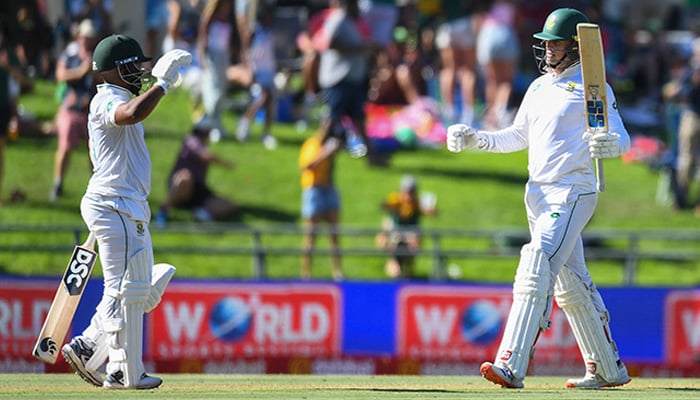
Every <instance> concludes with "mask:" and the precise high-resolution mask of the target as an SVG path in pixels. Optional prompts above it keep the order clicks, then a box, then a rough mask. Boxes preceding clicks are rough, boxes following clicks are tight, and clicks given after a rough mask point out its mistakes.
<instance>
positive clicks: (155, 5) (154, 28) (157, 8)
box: [146, 0, 189, 56]
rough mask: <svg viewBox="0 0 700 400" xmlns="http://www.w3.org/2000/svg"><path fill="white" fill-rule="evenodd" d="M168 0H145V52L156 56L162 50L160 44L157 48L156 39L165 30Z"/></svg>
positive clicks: (167, 19) (167, 18) (167, 17)
mask: <svg viewBox="0 0 700 400" xmlns="http://www.w3.org/2000/svg"><path fill="white" fill-rule="evenodd" d="M169 1H170V0H146V52H147V53H148V54H151V55H153V56H157V55H158V54H159V52H160V51H161V50H162V46H161V48H160V49H159V48H158V47H159V46H158V40H159V39H160V37H161V36H162V35H163V34H164V33H166V31H167V27H168V21H169V16H168V13H169V12H170V11H169V7H168V2H169ZM187 50H189V49H187Z"/></svg>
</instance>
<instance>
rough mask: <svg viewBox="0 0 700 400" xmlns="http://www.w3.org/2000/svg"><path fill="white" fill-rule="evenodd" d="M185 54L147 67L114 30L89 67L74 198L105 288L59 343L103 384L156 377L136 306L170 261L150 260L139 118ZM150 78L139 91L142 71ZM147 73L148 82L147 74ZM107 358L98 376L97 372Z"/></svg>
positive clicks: (156, 289)
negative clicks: (83, 159)
mask: <svg viewBox="0 0 700 400" xmlns="http://www.w3.org/2000/svg"><path fill="white" fill-rule="evenodd" d="M191 60H192V56H191V55H190V53H188V52H187V51H184V50H177V49H176V50H171V51H169V52H167V53H165V54H164V55H163V56H162V57H161V58H160V59H159V60H158V62H156V64H155V66H154V67H153V70H152V71H150V74H148V72H149V71H148V70H147V69H146V68H144V66H143V65H142V63H143V62H146V61H150V58H149V57H146V56H144V55H143V52H142V50H141V46H140V45H139V44H138V42H137V41H136V40H134V39H133V38H131V37H129V36H126V35H121V34H115V35H111V36H108V37H106V38H105V39H103V40H102V41H101V42H99V43H98V44H97V47H96V48H95V51H94V54H93V61H92V69H93V71H95V72H96V73H97V74H98V75H99V76H100V78H101V79H102V84H100V85H98V87H97V94H96V95H95V96H94V97H93V99H92V101H91V102H90V114H89V118H88V131H89V148H90V157H91V159H92V164H93V166H94V167H93V174H92V177H91V178H90V181H89V183H88V187H87V190H86V193H85V195H84V196H83V199H82V202H81V204H80V211H81V215H82V218H83V220H84V221H85V224H86V225H87V227H88V229H89V230H90V231H92V232H94V233H95V236H96V238H97V243H98V247H99V254H100V259H101V264H102V270H103V275H104V291H103V296H102V299H101V301H100V303H99V304H98V306H97V309H96V311H95V314H94V316H93V317H92V320H91V322H90V325H89V326H88V327H87V328H86V329H85V331H84V332H83V333H82V334H81V335H79V336H77V337H75V338H73V339H72V340H71V342H70V343H68V344H66V345H65V346H63V348H62V353H63V356H64V358H65V359H66V361H67V362H68V363H69V364H70V365H71V367H72V368H73V369H74V370H75V372H76V373H77V374H78V375H79V376H80V377H81V378H83V379H84V380H85V381H87V382H89V383H91V384H93V385H95V386H104V387H105V388H109V389H152V388H156V387H158V386H160V384H161V383H162V380H161V379H160V378H157V377H155V376H150V375H148V374H146V371H145V370H144V366H143V360H142V346H143V314H144V313H145V312H148V311H150V310H152V309H153V308H155V307H156V306H157V305H158V303H159V302H160V299H161V296H162V294H163V292H164V291H165V287H166V286H167V284H168V282H169V281H170V278H171V277H172V275H173V274H174V273H175V268H174V267H173V266H172V265H169V264H157V265H153V248H152V243H151V236H150V233H149V230H148V224H149V221H150V218H151V212H150V207H149V204H148V200H147V198H148V195H149V194H150V191H151V160H150V157H149V153H148V149H147V148H146V142H145V140H144V129H143V125H142V124H141V121H143V120H144V119H146V118H147V117H148V116H149V115H150V114H151V112H153V110H154V109H155V107H156V106H157V105H158V103H159V102H160V100H161V99H162V98H163V96H165V94H166V93H167V92H168V89H170V88H171V87H172V86H173V85H174V84H175V83H176V82H177V80H178V77H179V71H178V70H179V68H180V67H183V66H186V65H188V64H189V63H190V62H191ZM151 76H152V78H153V80H152V85H151V87H150V88H148V89H146V90H145V91H143V92H142V86H143V83H144V81H145V78H146V77H149V78H150V77H151ZM153 81H154V82H153ZM105 361H108V362H107V366H106V373H107V374H106V376H105V377H104V379H103V378H102V376H101V374H100V373H99V372H98V370H99V368H100V367H101V366H102V365H103V364H104V362H105Z"/></svg>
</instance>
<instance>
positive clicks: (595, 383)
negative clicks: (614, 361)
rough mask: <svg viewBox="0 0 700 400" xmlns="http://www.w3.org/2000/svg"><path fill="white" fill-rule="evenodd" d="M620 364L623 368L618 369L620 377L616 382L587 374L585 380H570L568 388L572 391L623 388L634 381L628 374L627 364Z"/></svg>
mask: <svg viewBox="0 0 700 400" xmlns="http://www.w3.org/2000/svg"><path fill="white" fill-rule="evenodd" d="M620 364H621V366H620V368H619V369H618V372H619V374H618V377H617V379H615V380H614V381H607V380H605V379H604V378H603V377H602V376H600V375H598V374H596V373H592V372H586V375H584V376H583V378H579V379H569V380H568V381H566V387H568V388H572V389H601V388H609V387H616V386H622V385H624V384H626V383H629V381H631V380H632V379H631V378H630V376H629V374H627V368H626V367H625V364H622V363H620Z"/></svg>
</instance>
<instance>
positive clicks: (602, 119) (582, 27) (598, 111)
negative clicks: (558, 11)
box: [576, 23, 608, 192]
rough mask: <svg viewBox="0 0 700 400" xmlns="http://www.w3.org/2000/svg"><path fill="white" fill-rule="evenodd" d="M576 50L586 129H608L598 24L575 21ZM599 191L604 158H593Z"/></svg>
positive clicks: (603, 131)
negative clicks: (577, 49)
mask: <svg viewBox="0 0 700 400" xmlns="http://www.w3.org/2000/svg"><path fill="white" fill-rule="evenodd" d="M576 33H577V35H578V45H579V53H580V55H581V73H582V75H583V93H584V100H585V106H586V129H587V130H588V132H590V133H592V134H596V133H605V132H607V131H608V99H607V87H606V83H605V56H604V55H603V41H602V39H601V37H600V27H599V26H598V25H596V24H591V23H580V24H578V25H576ZM595 168H596V179H597V181H598V191H599V192H603V191H605V175H604V173H603V160H601V159H599V158H596V159H595Z"/></svg>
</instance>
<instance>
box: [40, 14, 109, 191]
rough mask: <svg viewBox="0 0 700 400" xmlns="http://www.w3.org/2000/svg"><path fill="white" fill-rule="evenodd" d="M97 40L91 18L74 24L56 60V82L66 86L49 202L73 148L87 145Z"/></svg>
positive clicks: (60, 187)
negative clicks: (74, 30) (73, 35)
mask: <svg viewBox="0 0 700 400" xmlns="http://www.w3.org/2000/svg"><path fill="white" fill-rule="evenodd" d="M97 40H98V38H97V30H95V27H94V25H93V23H92V21H91V20H89V19H84V20H83V21H82V22H80V25H79V26H78V28H77V34H76V38H75V40H74V41H73V42H71V43H69V44H68V46H67V47H66V49H65V50H63V52H62V53H61V55H60V57H59V58H58V61H57V62H56V82H58V83H59V84H60V83H64V84H65V85H66V89H65V93H64V95H63V100H62V101H61V105H60V107H59V109H58V114H57V115H56V133H57V135H58V147H57V148H56V154H55V156H54V170H53V171H54V172H53V186H52V187H51V192H50V193H49V201H50V202H52V203H53V202H55V201H56V200H57V199H58V198H59V197H61V196H62V195H63V178H64V177H65V175H66V170H67V169H68V165H69V162H70V155H71V152H72V150H74V149H75V148H76V147H77V146H78V145H79V144H81V143H84V144H86V145H87V139H88V126H87V125H88V112H89V107H90V99H92V97H93V96H94V95H95V92H96V80H95V78H94V76H93V72H92V52H93V50H94V49H95V45H96V44H97Z"/></svg>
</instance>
